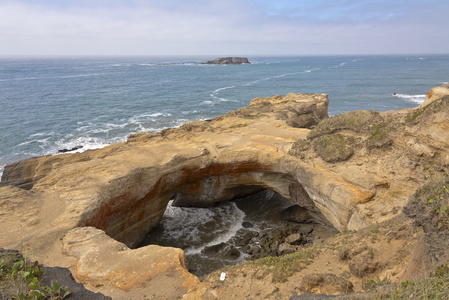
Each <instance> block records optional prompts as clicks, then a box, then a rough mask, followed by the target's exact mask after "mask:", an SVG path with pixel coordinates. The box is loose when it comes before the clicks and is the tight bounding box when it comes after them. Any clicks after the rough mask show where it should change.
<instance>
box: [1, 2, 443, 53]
mask: <svg viewBox="0 0 449 300" xmlns="http://www.w3.org/2000/svg"><path fill="white" fill-rule="evenodd" d="M448 14H449V2H448V1H447V0H444V1H441V0H426V1H423V0H408V1H405V0H395V1H391V0H388V1H383V0H377V1H376V0H372V1H370V0H366V1H360V0H357V1H356V0H334V1H329V0H315V1H287V0H284V1H269V0H247V1H237V0H227V1H218V0H190V1H186V0H177V1H174V0H164V1H160V0H158V1H153V0H150V1H144V0H129V1H118V0H108V1H106V0H89V1H88V0H73V1H69V0H53V1H51V0H47V1H44V0H41V1H39V0H27V1H26V0H16V1H10V0H6V1H5V0H3V1H1V2H0V37H1V40H2V42H1V44H0V55H209V54H217V55H221V54H223V55H308V54H316V55H326V54H396V53H449V35H447V34H446V33H445V31H446V28H449V18H447V15H448Z"/></svg>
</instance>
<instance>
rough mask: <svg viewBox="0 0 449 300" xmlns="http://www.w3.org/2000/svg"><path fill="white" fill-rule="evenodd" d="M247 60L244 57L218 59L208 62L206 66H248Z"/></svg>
mask: <svg viewBox="0 0 449 300" xmlns="http://www.w3.org/2000/svg"><path fill="white" fill-rule="evenodd" d="M249 63H250V62H249V60H248V58H246V57H219V58H216V59H214V60H209V61H208V62H207V63H206V64H208V65H241V64H249Z"/></svg>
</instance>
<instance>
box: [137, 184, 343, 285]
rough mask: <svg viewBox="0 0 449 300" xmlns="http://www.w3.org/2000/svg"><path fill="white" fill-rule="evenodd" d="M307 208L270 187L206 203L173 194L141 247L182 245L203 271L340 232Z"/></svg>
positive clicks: (195, 268)
mask: <svg viewBox="0 0 449 300" xmlns="http://www.w3.org/2000/svg"><path fill="white" fill-rule="evenodd" d="M303 210H304V208H302V207H299V206H298V205H294V204H292V203H291V202H290V201H289V200H287V199H286V198H284V197H282V196H281V195H280V194H278V193H277V192H275V191H273V190H270V189H263V190H261V191H258V192H255V193H252V194H251V195H249V196H245V197H239V198H235V199H233V200H230V201H224V202H220V203H217V204H215V205H213V206H210V207H203V208H200V207H179V206H174V205H173V199H172V200H170V202H169V204H168V206H167V209H166V211H165V213H164V216H163V218H162V220H161V222H160V223H159V225H158V226H157V227H155V228H154V229H153V230H152V231H151V232H150V233H148V235H147V236H146V237H145V239H144V240H143V241H142V243H141V244H140V246H139V247H142V246H146V245H151V244H155V245H159V246H168V247H176V248H181V249H183V250H184V253H185V255H186V265H187V268H188V269H189V271H190V272H191V273H193V274H194V275H196V276H199V277H202V276H205V275H207V274H209V273H210V272H212V271H215V270H217V269H220V268H223V267H229V266H232V265H236V264H239V263H243V262H245V261H248V260H254V259H258V258H262V257H267V256H280V255H284V254H288V253H292V252H295V251H298V250H299V249H300V248H303V247H309V246H311V245H313V244H315V243H320V242H322V241H323V240H325V239H327V238H329V237H331V236H333V235H334V234H336V233H337V232H338V231H337V230H336V229H335V228H334V227H332V226H331V225H330V224H329V223H323V222H321V221H320V219H319V218H318V219H317V218H307V220H304V218H301V220H298V218H297V215H298V213H299V214H303Z"/></svg>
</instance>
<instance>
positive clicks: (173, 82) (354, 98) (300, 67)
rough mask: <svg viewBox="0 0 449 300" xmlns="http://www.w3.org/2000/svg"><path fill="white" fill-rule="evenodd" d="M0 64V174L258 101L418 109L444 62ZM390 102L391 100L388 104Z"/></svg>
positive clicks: (443, 74)
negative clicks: (316, 97) (323, 99)
mask: <svg viewBox="0 0 449 300" xmlns="http://www.w3.org/2000/svg"><path fill="white" fill-rule="evenodd" d="M212 58H214V57H73V58H70V57H67V58H0V107H1V110H0V128H1V131H0V173H1V172H2V170H3V167H4V166H5V165H6V164H8V163H11V162H15V161H18V160H22V159H26V158H30V157H33V156H39V155H48V154H57V153H58V150H61V149H72V148H74V147H77V146H83V148H81V149H79V150H78V151H85V150H87V149H95V148H100V147H103V146H106V145H108V144H111V143H117V142H122V141H125V140H126V138H127V137H128V136H129V135H130V134H132V133H135V132H141V131H148V130H150V131H160V130H162V129H164V128H168V127H176V126H180V125H182V124H184V123H186V122H190V121H194V120H202V119H211V118H214V117H215V116H217V115H221V114H225V113H226V112H228V111H230V110H235V109H238V108H240V107H243V106H246V105H248V104H249V102H250V100H251V99H253V98H256V97H265V96H273V95H277V94H280V95H285V94H287V93H291V92H294V93H327V94H329V98H330V106H329V114H330V115H335V114H340V113H343V112H347V111H350V110H357V109H365V110H379V111H385V110H391V109H399V108H408V107H412V106H416V105H418V104H419V103H421V102H422V101H423V99H424V98H425V94H426V93H427V92H428V90H429V89H430V88H432V87H435V86H439V85H441V84H443V83H445V82H447V81H448V80H449V79H448V78H449V71H448V70H449V55H432V56H425V55H422V56H414V55H413V56H411V55H410V56H335V57H249V60H250V62H251V64H248V65H205V64H202V63H203V62H206V61H207V60H210V59H212ZM394 94H396V95H394Z"/></svg>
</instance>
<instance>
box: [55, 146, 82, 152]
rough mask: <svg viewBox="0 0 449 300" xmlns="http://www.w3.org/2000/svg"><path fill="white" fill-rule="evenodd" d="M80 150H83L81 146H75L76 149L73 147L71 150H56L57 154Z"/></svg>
mask: <svg viewBox="0 0 449 300" xmlns="http://www.w3.org/2000/svg"><path fill="white" fill-rule="evenodd" d="M81 148H83V146H76V147H73V148H71V149H66V148H64V149H60V150H58V153H66V152H71V151H76V150H79V149H81Z"/></svg>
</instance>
